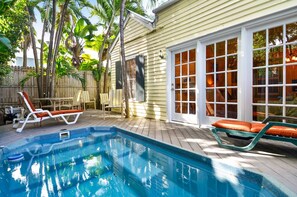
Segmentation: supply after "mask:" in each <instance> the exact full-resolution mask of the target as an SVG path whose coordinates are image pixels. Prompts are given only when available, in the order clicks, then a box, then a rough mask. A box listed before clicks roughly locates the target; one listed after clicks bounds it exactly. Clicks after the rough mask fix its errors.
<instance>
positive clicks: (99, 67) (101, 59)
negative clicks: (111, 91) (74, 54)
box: [97, 12, 114, 105]
mask: <svg viewBox="0 0 297 197" xmlns="http://www.w3.org/2000/svg"><path fill="white" fill-rule="evenodd" d="M113 22H114V12H113V15H112V17H111V19H110V22H109V24H108V28H107V31H106V34H105V36H104V38H103V42H102V44H101V47H100V49H99V53H98V56H99V63H98V64H97V70H98V72H101V68H102V61H103V52H104V46H105V43H106V41H107V38H108V37H109V34H110V31H111V27H112V25H113ZM101 74H102V73H101ZM100 78H101V77H100ZM104 79H105V77H104ZM100 86H101V84H100V80H99V82H98V83H97V105H100V96H99V95H100V92H101V88H100ZM103 88H104V86H103ZM103 91H104V92H105V89H103Z"/></svg>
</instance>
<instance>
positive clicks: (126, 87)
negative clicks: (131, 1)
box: [120, 0, 130, 118]
mask: <svg viewBox="0 0 297 197" xmlns="http://www.w3.org/2000/svg"><path fill="white" fill-rule="evenodd" d="M125 4H126V0H122V3H121V10H120V43H121V56H122V61H121V63H122V79H123V90H124V99H125V105H126V108H125V113H126V118H129V117H130V108H129V84H128V79H127V78H128V76H127V74H128V73H127V68H126V57H125V46H124V12H125V7H126V6H125Z"/></svg>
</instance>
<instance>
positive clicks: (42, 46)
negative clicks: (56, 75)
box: [39, 0, 50, 98]
mask: <svg viewBox="0 0 297 197" xmlns="http://www.w3.org/2000/svg"><path fill="white" fill-rule="evenodd" d="M49 8H50V0H48V2H47V7H46V14H45V18H44V22H43V27H42V34H41V43H40V80H39V83H40V86H41V94H40V95H39V98H43V97H44V96H45V89H44V85H43V79H44V77H43V72H44V68H43V48H44V36H45V31H46V27H47V24H48V17H49V10H50V9H49Z"/></svg>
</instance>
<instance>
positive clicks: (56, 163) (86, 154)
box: [10, 144, 111, 190]
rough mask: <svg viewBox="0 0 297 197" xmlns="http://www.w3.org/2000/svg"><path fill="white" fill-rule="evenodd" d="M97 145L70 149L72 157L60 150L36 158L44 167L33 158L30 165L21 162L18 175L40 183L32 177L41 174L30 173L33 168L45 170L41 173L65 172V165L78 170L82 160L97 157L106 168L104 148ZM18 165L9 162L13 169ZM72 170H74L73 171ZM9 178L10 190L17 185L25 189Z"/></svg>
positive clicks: (107, 165) (107, 164)
mask: <svg viewBox="0 0 297 197" xmlns="http://www.w3.org/2000/svg"><path fill="white" fill-rule="evenodd" d="M98 145H100V144H94V146H88V148H84V149H83V151H82V150H80V151H78V152H76V151H75V152H73V150H71V151H70V152H71V153H72V154H73V157H70V158H68V157H67V155H66V154H65V152H62V153H61V154H56V155H55V157H53V156H52V155H49V156H47V157H42V160H43V161H41V160H40V159H39V158H36V161H37V162H40V163H41V165H42V164H44V165H46V166H47V167H46V168H45V169H40V168H42V166H38V164H37V163H35V159H34V160H33V161H32V163H31V167H29V165H30V161H26V162H23V163H22V166H21V169H20V170H19V171H20V175H19V176H20V177H24V178H27V177H30V178H33V180H34V181H36V182H38V183H40V182H42V180H37V179H34V177H36V176H41V175H40V174H37V175H34V174H32V172H34V171H35V169H38V168H39V170H37V173H40V171H41V170H43V171H45V172H42V174H50V173H52V172H55V173H59V172H65V173H66V172H67V171H69V170H67V169H65V167H68V168H69V169H77V170H79V169H78V168H79V167H81V166H83V165H84V164H85V163H84V160H85V161H86V160H88V159H89V160H90V159H91V160H92V159H96V158H98V157H101V161H102V163H104V165H103V166H105V168H108V167H110V166H111V163H110V162H109V161H108V160H106V158H104V154H105V149H104V148H101V150H100V151H99V150H97V148H98V147H100V146H98ZM96 147H97V148H96ZM91 162H95V160H93V161H91ZM13 165H15V166H13ZM18 165H19V164H17V163H16V164H11V168H12V169H14V167H18ZM28 168H29V174H27V169H28ZM110 168H111V167H110ZM82 169H83V168H82ZM97 170H98V169H97ZM73 172H75V171H73ZM26 174H27V175H26ZM61 175H63V174H61ZM10 180H11V183H10V185H11V188H10V189H11V190H18V187H20V188H22V189H25V188H24V185H19V183H18V181H16V182H15V181H13V180H14V179H12V178H11V179H10ZM29 184H30V183H29ZM32 184H35V183H32ZM37 185H38V184H37ZM22 189H21V190H22Z"/></svg>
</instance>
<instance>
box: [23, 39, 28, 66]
mask: <svg viewBox="0 0 297 197" xmlns="http://www.w3.org/2000/svg"><path fill="white" fill-rule="evenodd" d="M27 49H28V46H27V41H26V37H25V40H24V42H23V67H24V68H25V67H27V66H28V65H27V59H28V57H27Z"/></svg>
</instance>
